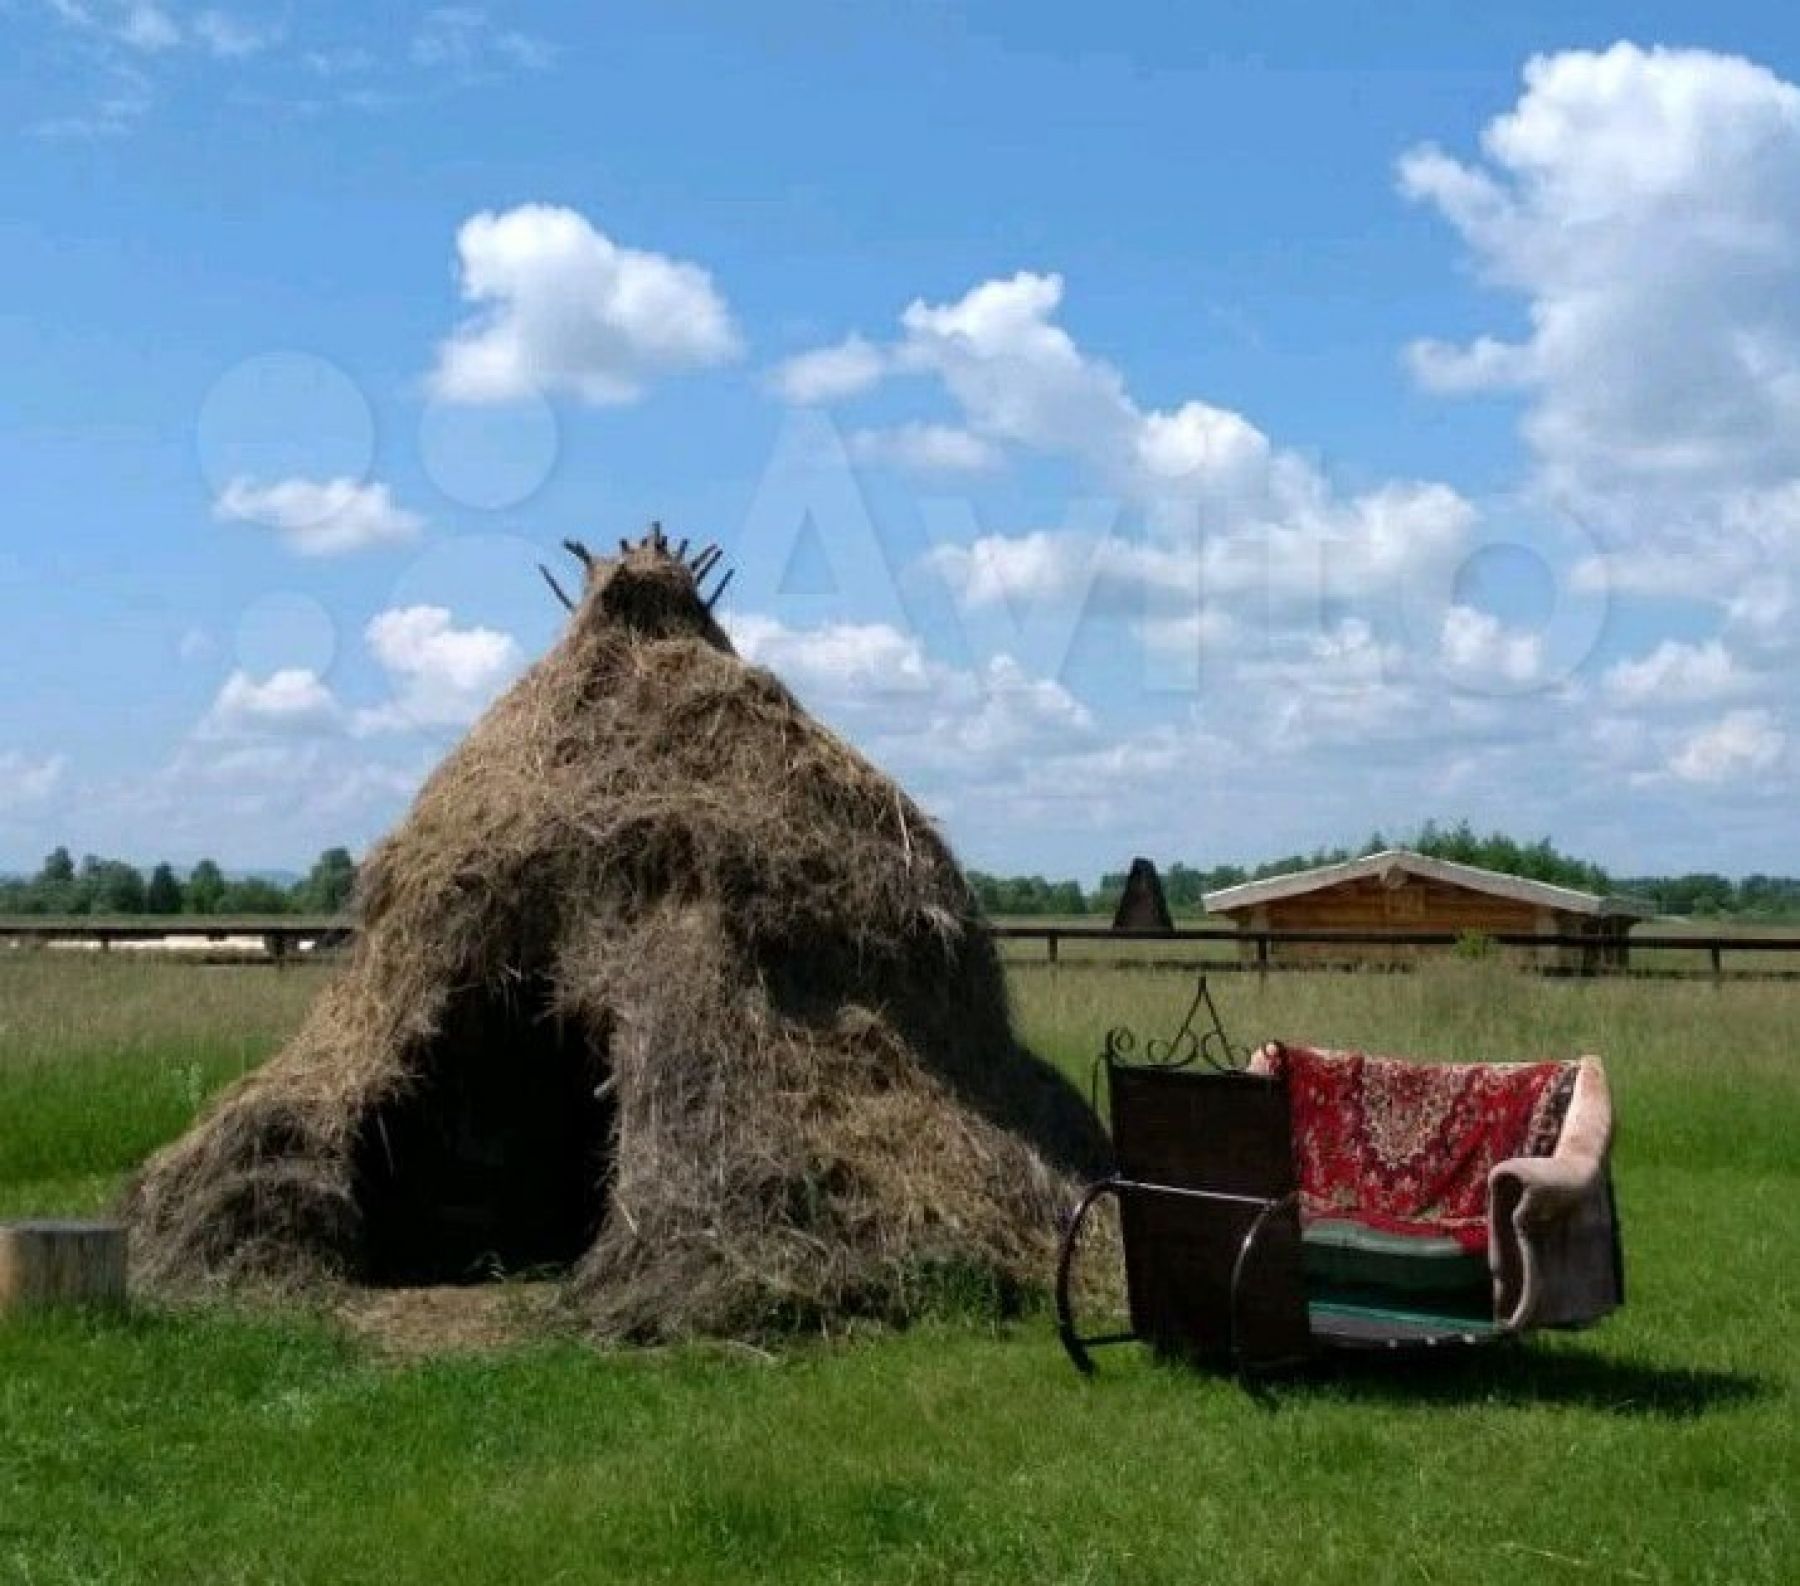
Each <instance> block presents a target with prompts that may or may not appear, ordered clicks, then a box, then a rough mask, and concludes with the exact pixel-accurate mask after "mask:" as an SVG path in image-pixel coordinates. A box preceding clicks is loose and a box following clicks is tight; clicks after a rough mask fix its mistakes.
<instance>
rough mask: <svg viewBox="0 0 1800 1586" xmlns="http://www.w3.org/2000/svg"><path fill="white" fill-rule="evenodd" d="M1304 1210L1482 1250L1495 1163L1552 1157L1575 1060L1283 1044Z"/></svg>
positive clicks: (1277, 1054) (1273, 1061)
mask: <svg viewBox="0 0 1800 1586" xmlns="http://www.w3.org/2000/svg"><path fill="white" fill-rule="evenodd" d="M1270 1069H1271V1072H1273V1073H1275V1074H1277V1075H1282V1076H1285V1077H1286V1079H1287V1082H1288V1098H1289V1110H1290V1113H1291V1116H1292V1119H1293V1129H1294V1157H1295V1167H1296V1171H1297V1176H1298V1178H1299V1181H1300V1203H1301V1214H1302V1216H1303V1217H1304V1218H1305V1219H1307V1220H1309V1221H1310V1220H1313V1219H1316V1218H1343V1219H1347V1220H1350V1221H1354V1222H1360V1223H1364V1224H1366V1225H1368V1226H1369V1227H1372V1228H1379V1229H1382V1230H1384V1231H1386V1232H1389V1233H1397V1234H1422V1235H1423V1234H1429V1235H1437V1236H1446V1235H1447V1236H1449V1237H1451V1238H1453V1239H1455V1240H1456V1241H1457V1243H1458V1244H1460V1245H1462V1246H1463V1247H1464V1248H1465V1249H1467V1250H1482V1249H1485V1248H1486V1246H1487V1204H1488V1192H1487V1177H1488V1172H1489V1170H1490V1169H1491V1168H1492V1167H1493V1166H1494V1164H1495V1163H1496V1162H1502V1161H1505V1160H1506V1159H1507V1158H1508V1157H1515V1156H1542V1155H1544V1154H1545V1153H1547V1152H1549V1151H1551V1150H1553V1149H1554V1148H1555V1145H1556V1138H1557V1134H1558V1131H1559V1130H1560V1129H1561V1127H1562V1116H1563V1112H1564V1110H1565V1109H1566V1107H1567V1106H1568V1099H1569V1093H1570V1091H1571V1090H1572V1089H1573V1087H1574V1083H1575V1072H1576V1065H1575V1064H1573V1063H1514V1064H1500V1063H1434V1064H1427V1063H1411V1062H1406V1061H1403V1060H1401V1059H1398V1058H1390V1057H1368V1056H1365V1055H1364V1054H1363V1053H1361V1052H1330V1051H1317V1050H1314V1049H1313V1048H1311V1047H1304V1046H1282V1047H1279V1048H1277V1049H1276V1050H1275V1051H1274V1052H1272V1053H1271V1054H1270Z"/></svg>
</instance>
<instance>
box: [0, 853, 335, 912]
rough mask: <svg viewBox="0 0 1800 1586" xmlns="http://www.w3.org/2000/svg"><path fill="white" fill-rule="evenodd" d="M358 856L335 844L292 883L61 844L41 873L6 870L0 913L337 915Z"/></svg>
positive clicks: (0, 879) (0, 883)
mask: <svg viewBox="0 0 1800 1586" xmlns="http://www.w3.org/2000/svg"><path fill="white" fill-rule="evenodd" d="M355 885H356V861H355V860H354V859H352V858H351V857H350V851H349V849H347V848H327V849H326V850H325V851H324V853H322V854H320V855H319V857H318V860H317V861H316V862H315V863H314V865H313V867H312V869H311V870H310V871H308V872H307V874H306V875H305V876H304V877H303V878H302V879H301V880H299V881H297V882H295V883H293V884H292V885H291V886H283V885H282V884H281V883H280V882H278V881H273V880H270V879H268V878H267V877H264V876H228V875H226V874H225V872H224V871H223V870H221V869H220V868H219V866H218V865H217V864H216V863H215V862H214V861H213V860H211V859H202V860H201V861H200V862H199V863H198V864H197V865H195V866H194V867H193V868H192V869H191V870H188V871H185V872H181V871H177V870H176V869H175V867H174V866H173V865H170V864H167V863H164V864H159V865H156V866H155V867H154V868H152V869H151V870H150V872H149V873H148V874H145V872H143V871H142V870H140V869H138V867H137V866H136V865H134V864H131V863H129V862H127V861H126V860H123V859H103V858H101V857H100V856H99V855H97V854H87V855H84V856H83V858H82V859H81V861H80V863H79V864H78V863H77V862H76V861H75V860H74V858H73V857H72V856H71V855H70V853H69V850H68V849H66V848H57V849H55V850H53V851H52V852H51V853H50V854H49V855H48V856H47V857H46V858H45V860H44V862H43V864H42V866H40V867H39V869H38V872H37V874H36V875H34V876H0V914H58V915H61V914H170V915H179V914H201V915H204V914H223V915H246V914H337V913H339V912H341V911H342V910H343V909H344V908H345V907H347V906H348V904H349V902H350V894H351V891H352V889H353V888H354V887H355Z"/></svg>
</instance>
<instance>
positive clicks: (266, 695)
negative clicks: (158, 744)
mask: <svg viewBox="0 0 1800 1586" xmlns="http://www.w3.org/2000/svg"><path fill="white" fill-rule="evenodd" d="M342 727H343V711H342V710H341V708H340V707H339V705H338V702H337V699H336V697H335V696H334V695H333V694H332V692H331V690H330V688H328V687H327V686H326V684H325V682H324V680H323V679H322V678H321V677H320V676H319V674H318V673H317V672H314V671H311V670H310V669H308V668H306V667H284V668H283V669H282V670H280V671H278V672H274V673H271V674H270V675H269V676H268V677H267V678H264V679H263V680H262V681H261V682H258V681H257V680H256V679H255V678H253V677H252V676H251V675H250V674H249V673H248V672H244V671H236V672H233V673H232V674H231V676H230V677H228V678H226V679H225V684H224V687H222V688H221V689H220V690H219V694H218V698H217V699H215V700H214V701H213V703H212V708H211V709H210V710H208V711H207V713H206V715H205V716H204V717H203V718H202V719H201V721H200V725H199V726H198V727H197V728H195V730H194V736H195V738H197V739H201V740H210V741H221V740H237V739H245V738H307V737H318V736H321V735H324V734H329V733H335V732H338V731H340V730H341V729H342Z"/></svg>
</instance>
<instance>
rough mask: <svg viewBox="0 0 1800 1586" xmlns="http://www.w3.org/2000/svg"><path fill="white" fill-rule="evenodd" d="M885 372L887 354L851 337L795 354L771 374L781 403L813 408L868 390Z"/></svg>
mask: <svg viewBox="0 0 1800 1586" xmlns="http://www.w3.org/2000/svg"><path fill="white" fill-rule="evenodd" d="M886 369H887V355H886V354H885V353H883V352H882V350H881V349H880V348H879V347H877V346H876V345H875V344H874V343H873V342H871V341H866V340H864V338H863V337H861V336H857V335H854V334H852V335H849V336H846V337H845V338H844V339H843V340H842V341H840V342H838V343H836V344H835V345H833V346H830V347H815V348H813V349H812V351H810V352H803V353H797V354H795V356H793V357H792V358H789V359H788V360H787V361H786V362H784V363H782V364H781V365H779V366H778V367H777V368H776V369H775V370H774V371H773V372H772V373H771V374H770V376H769V384H770V387H771V388H772V389H773V390H774V391H775V393H776V394H777V395H778V396H779V397H780V398H781V399H782V401H784V402H791V403H793V404H794V405H795V406H796V407H811V406H813V405H815V404H818V403H824V402H839V401H842V400H843V399H845V398H846V397H853V396H856V395H858V394H859V393H861V392H863V391H867V390H868V389H869V388H870V387H871V386H873V385H874V384H875V383H876V382H877V381H879V380H880V379H881V377H882V375H883V374H884V373H885V372H886Z"/></svg>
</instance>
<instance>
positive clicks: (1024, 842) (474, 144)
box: [0, 0, 1800, 877]
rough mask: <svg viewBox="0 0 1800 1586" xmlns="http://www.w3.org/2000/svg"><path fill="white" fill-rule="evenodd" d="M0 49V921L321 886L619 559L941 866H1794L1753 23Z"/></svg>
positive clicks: (1785, 450) (1780, 426)
mask: <svg viewBox="0 0 1800 1586" xmlns="http://www.w3.org/2000/svg"><path fill="white" fill-rule="evenodd" d="M1495 11H1503V13H1504V14H1492V13H1493V12H1495ZM0 34H3V35H4V39H5V47H4V49H0V191H3V192H4V193H5V195H6V202H5V204H4V205H3V206H0V481H3V482H4V487H5V498H6V510H5V511H4V513H0V678H3V679H4V688H3V689H0V866H7V865H10V866H15V867H25V866H29V865H32V864H34V863H35V862H36V860H37V858H38V857H39V856H40V855H41V853H42V852H43V851H44V850H45V848H47V847H48V846H49V845H50V844H52V843H54V842H58V841H65V842H68V843H69V844H70V845H71V846H73V847H75V848H77V849H78V850H79V849H94V850H98V851H102V852H119V853H125V854H129V855H131V856H133V857H137V858H139V859H143V860H150V859H154V858H159V857H164V856H167V857H170V858H173V859H175V860H177V861H184V862H185V861H191V860H193V859H195V858H197V857H199V856H201V855H202V854H212V855H215V856H217V857H219V858H220V859H222V860H223V861H225V862H227V863H229V864H236V865H246V866H248V865H285V864H295V863H299V862H303V861H304V860H306V859H307V858H308V857H310V855H311V854H312V853H314V852H316V850H317V849H318V848H319V847H321V846H324V845H325V844H327V843H330V842H335V841H340V840H342V841H348V842H350V843H351V844H352V845H353V846H361V845H363V844H365V843H366V842H368V841H369V840H370V839H371V838H373V837H374V836H376V835H378V834H379V833H380V832H381V831H382V830H384V829H385V828H386V827H387V826H388V825H390V824H391V823H392V822H393V821H394V819H395V818H396V817H397V816H398V815H399V813H400V812H401V811H402V810H403V809H404V807H405V803H406V800H407V798H408V797H409V795H410V792H411V790H412V789H413V788H414V787H416V785H417V782H418V780H419V778H420V777H421V776H422V775H423V774H424V772H425V771H426V770H428V769H429V767H430V766H431V765H432V764H433V763H434V762H435V760H436V759H437V757H439V756H440V755H441V754H442V753H443V752H444V749H445V748H446V747H447V745H448V744H450V743H451V742H453V741H454V740H455V737H456V736H457V734H458V733H459V732H460V731H461V730H463V728H464V727H465V726H466V724H467V722H468V721H469V720H470V719H472V717H473V715H474V714H475V713H477V712H478V711H479V710H480V709H481V708H482V707H483V706H484V704H485V703H486V702H487V701H488V700H489V699H491V698H492V697H493V696H494V694H495V693H496V692H497V691H498V690H499V689H500V688H502V687H504V686H505V684H506V682H507V681H508V680H509V679H510V678H511V677H512V676H514V675H516V673H517V671H518V670H519V669H520V668H521V667H522V666H524V665H525V664H528V662H529V660H530V658H531V657H532V656H534V655H536V654H538V653H540V652H541V651H542V650H543V648H544V647H545V646H546V645H547V644H549V643H550V642H551V641H552V639H553V638H554V635H555V632H556V626H557V624H556V618H557V615H558V611H557V608H556V607H555V606H554V605H553V604H552V603H551V602H550V600H549V597H548V595H547V594H546V592H545V591H544V590H543V588H542V586H541V584H539V583H538V581H537V578H536V574H535V572H534V571H533V563H534V561H535V560H536V559H537V558H538V557H539V556H542V555H545V554H547V552H546V548H547V547H551V546H554V545H555V544H556V542H557V541H558V539H560V538H561V537H562V536H563V535H564V534H570V533H580V534H583V535H586V536H588V537H590V538H591V539H593V540H594V541H596V542H609V541H610V540H611V539H612V538H613V537H614V536H616V535H619V534H622V533H628V532H635V531H636V530H637V529H639V528H641V526H642V525H643V524H644V523H645V522H646V521H647V520H648V519H650V518H651V517H653V516H654V517H659V518H661V519H662V520H663V521H664V522H665V523H667V524H668V525H669V526H670V527H671V529H672V530H673V531H674V532H676V533H678V534H681V533H690V534H693V535H696V536H703V537H707V538H716V539H718V540H719V541H721V542H722V543H723V544H724V545H725V546H726V547H727V548H728V550H729V551H730V552H731V554H732V558H733V560H734V561H735V562H736V563H737V564H738V568H739V571H738V574H737V580H736V582H735V583H734V585H733V586H732V593H731V595H730V597H728V604H729V608H730V618H731V624H732V627H733V631H734V634H735V636H736V638H737V641H738V643H739V646H740V648H741V649H743V650H744V651H745V652H746V653H747V654H749V655H750V656H752V657H753V658H755V659H757V660H759V661H761V662H764V663H765V664H768V665H771V666H773V667H774V668H775V669H776V670H777V671H779V672H780V673H781V674H782V675H783V676H784V677H785V678H787V679H788V681H789V682H790V683H791V684H792V685H793V686H794V687H795V688H796V690H797V691H798V692H799V693H800V694H801V695H802V697H803V698H805V699H806V700H807V701H808V702H809V703H810V704H812V705H813V706H814V707H815V708H816V709H817V710H818V711H819V712H820V713H821V714H822V715H823V716H824V717H825V718H826V719H827V720H829V721H831V722H832V723H833V724H834V725H835V726H837V727H838V728H839V729H840V730H842V731H843V732H844V733H846V735H848V736H849V737H850V738H851V739H852V740H853V741H855V742H856V743H858V744H859V745H860V746H862V747H863V748H864V749H866V750H867V751H868V752H869V753H870V754H872V755H873V756H874V757H875V758H876V759H877V760H879V761H880V762H881V763H883V764H884V765H886V766H888V767H889V768H890V769H892V770H893V771H895V772H896V773H897V774H899V775H900V776H901V777H902V778H903V779H904V780H905V781H906V783H907V784H908V786H909V787H911V788H912V789H913V790H914V791H915V792H916V793H917V794H918V795H919V796H920V797H921V798H922V799H923V800H924V801H925V802H926V803H927V805H928V806H929V807H931V808H932V809H933V810H934V812H936V813H937V814H938V815H939V816H940V818H941V819H942V820H943V822H944V823H945V824H946V826H947V827H948V829H949V831H950V833H951V835H952V837H953V838H954V839H955V840H956V841H957V843H958V845H959V847H960V848H961V850H962V851H963V853H964V855H965V857H966V858H967V859H968V860H969V861H970V862H971V863H974V864H977V865H981V866H983V867H986V868H998V869H1008V870H1012V869H1034V870H1043V871H1047V872H1051V873H1058V874H1065V873H1073V874H1079V875H1084V876H1090V877H1091V876H1094V875H1097V874H1098V873H1099V872H1100V871H1101V870H1103V869H1109V868H1116V867H1118V866H1119V865H1120V864H1121V863H1122V862H1123V861H1124V860H1125V859H1127V858H1129V856H1130V855H1131V854H1132V853H1134V852H1150V853H1155V854H1158V855H1161V856H1164V857H1166V858H1173V857H1186V858H1188V859H1190V860H1192V861H1196V862H1215V861H1220V860H1227V859H1254V858H1257V857H1260V856H1264V855H1268V854H1271V853H1275V852H1280V851H1286V850H1290V849H1293V848H1296V847H1298V848H1310V847H1312V846H1315V845H1320V844H1330V843H1337V842H1345V841H1357V840H1360V839H1361V838H1362V837H1363V836H1364V835H1366V834H1367V832H1368V831H1369V830H1370V829H1371V828H1373V827H1375V826H1380V827H1382V828H1383V829H1385V830H1387V831H1389V832H1393V831H1395V830H1400V829H1404V828H1406V827H1407V826H1409V825H1412V824H1416V823H1417V822H1419V821H1421V820H1423V819H1425V818H1427V817H1431V816H1435V817H1438V818H1440V819H1442V818H1457V817H1467V818H1469V819H1471V820H1473V821H1475V822H1476V823H1477V824H1479V825H1484V826H1486V825H1495V826H1501V827H1505V828H1508V829H1510V830H1513V831H1515V832H1517V833H1519V834H1520V835H1535V834H1539V833H1550V834H1552V835H1554V836H1555V837H1556V838H1557V839H1558V840H1559V841H1560V842H1562V843H1564V844H1565V845H1566V846H1569V847H1571V848H1574V849H1577V850H1579V851H1581V852H1584V853H1587V854H1591V855H1593V856H1595V857H1597V858H1599V859H1601V860H1603V861H1604V862H1606V863H1608V864H1610V865H1612V866H1613V867H1614V868H1615V869H1617V870H1620V871H1622V872H1632V871H1640V870H1664V869H1677V868H1689V867H1693V868H1719V869H1725V870H1730V871H1748V870H1753V869H1764V870H1787V871H1792V870H1793V869H1794V868H1796V855H1795V846H1796V845H1795V838H1796V835H1797V829H1800V822H1797V821H1796V818H1795V814H1794V803H1795V799H1794V793H1795V784H1796V771H1797V769H1800V730H1797V729H1800V721H1797V720H1796V690H1795V682H1794V678H1795V671H1794V663H1795V660H1796V658H1797V654H1796V652H1797V650H1800V645H1797V644H1796V640H1795V637H1794V635H1795V601H1796V600H1800V89H1796V87H1795V86H1794V84H1795V82H1797V81H1800V59H1796V58H1795V56H1796V37H1795V27H1794V25H1793V24H1792V23H1790V22H1787V21H1785V20H1783V19H1780V18H1778V17H1777V16H1776V15H1775V14H1774V13H1772V12H1771V11H1770V10H1769V8H1767V7H1766V6H1734V5H1716V6H1713V7H1710V8H1708V9H1707V11H1706V13H1705V14H1704V16H1702V17H1697V16H1696V14H1695V13H1694V12H1693V9H1692V8H1691V7H1688V8H1682V9H1680V10H1677V9H1676V8H1674V7H1666V6H1656V5H1635V6H1632V7H1629V8H1626V7H1621V6H1597V5H1566V4H1565V5H1559V6H1556V7H1549V6H1513V7H1507V8H1476V7H1466V6H1459V5H1442V4H1434V5H1400V4H1396V5H1389V6H1384V7H1381V8H1378V9H1377V10H1376V11H1374V12H1373V13H1372V14H1355V13H1354V12H1353V11H1352V10H1350V9H1347V8H1344V7H1339V6H1327V5H1293V4H1286V5H1283V4H1274V5H1265V6H1262V7H1258V8H1255V9H1254V14H1252V10H1251V8H1245V7H1202V6H1179V7H1178V6H1167V5H1134V4H1129V3H1125V4H1117V5H1113V6H1109V7H1106V8H1104V10H1103V11H1102V12H1099V13H1096V12H1095V11H1094V10H1093V8H1091V7H1063V6H1056V5H1048V4H1036V5H1022V4H1021V5H1012V4H991V5H973V4H971V5H955V4H949V3H943V4H906V5H902V4H885V5H881V4H870V5H860V6H854V7H852V6H843V5H833V4H826V3H816V4H782V3H775V0H771V3H767V4H764V5H762V6H759V7H755V8H744V7H727V6H716V5H715V6H702V5H688V4H680V3H664V4H656V5H650V4H643V5H634V4H613V5H609V6H606V7H604V8H575V7H558V6H551V5H519V6H504V7H503V6H498V5H495V6H488V7H485V8H478V7H416V8H415V7H400V6H393V7H383V8H380V10H379V12H378V13H376V12H374V11H373V10H372V8H359V7H348V6H334V5H322V4H321V5H310V6H306V7H299V6H293V5H287V6H260V7H257V6H251V5H248V4H242V5H235V6H228V7H215V6H209V5H182V4H175V3H173V0H170V3H167V4H160V3H159V4H137V3H130V0H0Z"/></svg>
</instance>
